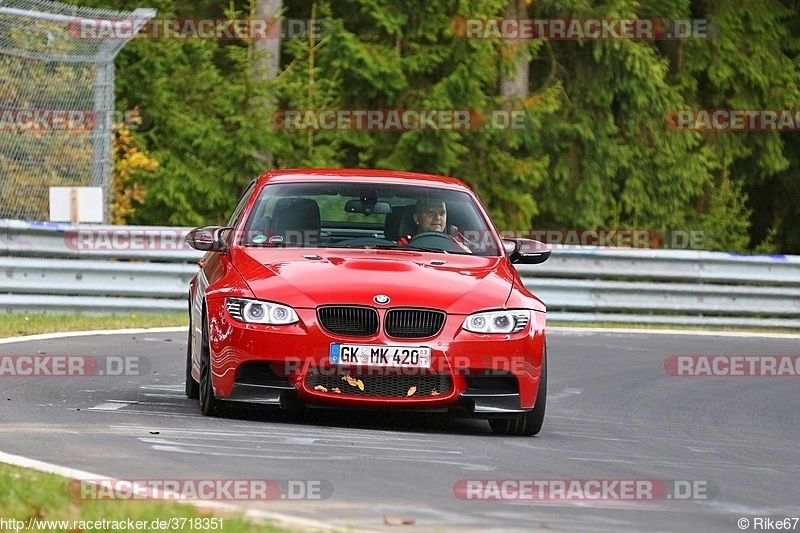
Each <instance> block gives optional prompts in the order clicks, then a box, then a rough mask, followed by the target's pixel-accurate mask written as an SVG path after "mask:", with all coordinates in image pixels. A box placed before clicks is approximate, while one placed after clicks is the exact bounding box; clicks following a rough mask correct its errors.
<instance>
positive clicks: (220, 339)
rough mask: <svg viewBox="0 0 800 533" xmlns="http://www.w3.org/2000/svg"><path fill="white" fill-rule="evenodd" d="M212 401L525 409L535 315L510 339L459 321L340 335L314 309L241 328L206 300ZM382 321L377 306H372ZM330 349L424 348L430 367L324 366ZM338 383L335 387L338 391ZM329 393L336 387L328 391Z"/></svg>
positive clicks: (490, 412) (500, 411) (538, 341)
mask: <svg viewBox="0 0 800 533" xmlns="http://www.w3.org/2000/svg"><path fill="white" fill-rule="evenodd" d="M207 305H208V307H207V309H208V320H209V347H210V352H211V370H212V374H213V376H212V384H213V388H214V395H215V396H216V397H218V398H220V399H224V400H232V401H238V402H247V403H255V404H263V405H275V406H281V407H288V406H290V405H292V404H294V403H296V402H298V401H299V402H304V403H309V404H318V405H321V406H331V407H335V406H339V407H364V408H400V409H448V410H451V411H454V412H457V413H462V414H465V415H468V416H479V417H491V416H498V415H508V414H515V413H523V412H525V411H527V410H530V409H532V408H533V406H534V404H535V402H536V393H537V391H538V386H539V376H540V373H541V368H542V352H543V347H544V326H545V315H544V313H539V312H532V313H531V321H530V323H529V325H528V326H527V328H526V329H525V330H523V331H521V332H520V333H516V334H511V335H484V334H475V333H470V332H468V331H464V330H463V329H462V328H461V325H462V324H463V321H464V318H465V317H464V316H463V315H448V316H447V319H446V320H445V324H444V326H443V328H442V330H441V331H440V332H439V334H438V335H436V336H435V337H431V338H427V339H413V340H410V339H394V338H390V337H387V336H386V335H385V334H384V333H383V331H382V329H381V331H379V332H378V334H376V335H374V336H372V337H367V338H364V337H359V338H353V337H344V336H339V335H334V334H331V333H329V332H327V331H325V330H324V329H322V327H321V326H320V325H319V323H318V321H317V315H316V311H315V310H314V309H295V311H296V312H297V314H298V316H299V317H300V322H299V323H297V324H293V325H290V326H267V325H261V324H243V323H241V322H237V321H235V320H233V319H232V318H231V317H230V315H229V314H228V313H227V310H226V309H225V306H224V299H223V298H212V299H209V301H208V304H207ZM378 313H379V317H380V321H381V323H383V318H384V313H385V310H383V309H379V310H378ZM332 343H352V344H368V345H376V346H386V345H392V346H409V347H416V346H428V347H430V348H431V362H432V365H431V368H430V369H425V370H420V369H385V368H376V367H367V368H365V367H358V366H354V365H352V366H350V365H341V366H332V365H331V364H330V363H329V361H328V357H329V351H330V345H331V344H332ZM337 385H338V386H337ZM335 389H336V390H335Z"/></svg>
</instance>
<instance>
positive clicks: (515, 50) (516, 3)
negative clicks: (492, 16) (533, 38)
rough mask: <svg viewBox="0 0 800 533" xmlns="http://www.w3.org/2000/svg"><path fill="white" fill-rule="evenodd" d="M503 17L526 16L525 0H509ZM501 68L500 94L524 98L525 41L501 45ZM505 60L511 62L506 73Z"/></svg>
mask: <svg viewBox="0 0 800 533" xmlns="http://www.w3.org/2000/svg"><path fill="white" fill-rule="evenodd" d="M504 16H505V18H511V19H524V18H528V7H527V4H526V2H525V0H509V1H508V5H507V6H506V11H505V14H504ZM502 61H503V69H502V70H501V72H500V96H503V97H506V98H525V97H526V96H528V95H529V93H530V92H529V90H528V74H529V71H530V63H529V62H528V46H527V41H525V40H518V41H505V42H504V43H503V45H502ZM507 61H511V62H512V63H513V68H512V69H511V72H509V73H506V72H505V71H506V68H505V67H506V65H507V63H506V62H507Z"/></svg>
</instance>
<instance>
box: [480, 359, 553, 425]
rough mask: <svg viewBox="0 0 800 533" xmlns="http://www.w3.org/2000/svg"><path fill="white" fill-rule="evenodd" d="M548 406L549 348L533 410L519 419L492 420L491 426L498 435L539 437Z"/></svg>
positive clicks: (490, 421) (543, 362) (543, 361)
mask: <svg viewBox="0 0 800 533" xmlns="http://www.w3.org/2000/svg"><path fill="white" fill-rule="evenodd" d="M546 406H547V348H546V347H545V350H544V353H543V354H542V375H541V377H540V378H539V392H538V393H537V394H536V405H534V406H533V409H531V410H530V411H528V412H526V413H525V414H524V415H522V416H521V417H518V418H490V419H489V426H490V427H491V428H492V433H495V434H497V435H514V436H520V437H530V436H531V435H538V434H539V432H540V431H541V430H542V425H543V424H544V411H545V408H546Z"/></svg>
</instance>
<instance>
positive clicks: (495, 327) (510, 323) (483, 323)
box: [462, 310, 531, 333]
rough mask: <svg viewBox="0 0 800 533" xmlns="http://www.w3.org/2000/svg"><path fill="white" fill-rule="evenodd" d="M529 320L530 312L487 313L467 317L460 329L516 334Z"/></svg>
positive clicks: (474, 331) (475, 331)
mask: <svg viewBox="0 0 800 533" xmlns="http://www.w3.org/2000/svg"><path fill="white" fill-rule="evenodd" d="M530 319H531V313H530V311H523V310H514V311H489V312H486V313H475V314H474V315H469V316H468V317H467V319H466V320H465V321H464V325H463V326H462V327H463V328H464V329H465V330H467V331H471V332H473V333H518V332H520V331H522V330H523V329H525V326H527V325H528V322H529V321H530Z"/></svg>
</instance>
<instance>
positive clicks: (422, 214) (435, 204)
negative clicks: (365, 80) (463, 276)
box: [397, 198, 472, 253]
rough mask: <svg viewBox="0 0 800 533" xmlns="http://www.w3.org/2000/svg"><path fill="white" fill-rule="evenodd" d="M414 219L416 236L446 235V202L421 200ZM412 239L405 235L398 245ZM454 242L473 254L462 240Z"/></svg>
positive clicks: (454, 240)
mask: <svg viewBox="0 0 800 533" xmlns="http://www.w3.org/2000/svg"><path fill="white" fill-rule="evenodd" d="M413 219H414V224H416V226H417V231H415V232H414V235H419V234H420V233H425V232H428V231H435V232H438V233H445V228H447V204H445V202H444V200H437V199H433V198H420V199H419V200H417V205H416V208H415V210H414V215H413ZM451 238H452V236H451ZM411 239H412V235H404V236H403V237H401V238H400V240H399V241H397V243H398V244H408V243H409V242H410V241H411ZM453 242H454V243H455V244H456V245H457V246H458V247H459V248H460V249H462V250H464V251H465V252H469V253H472V250H470V249H469V248H468V247H467V246H465V245H464V244H463V243H462V242H460V240H458V239H453Z"/></svg>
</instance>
